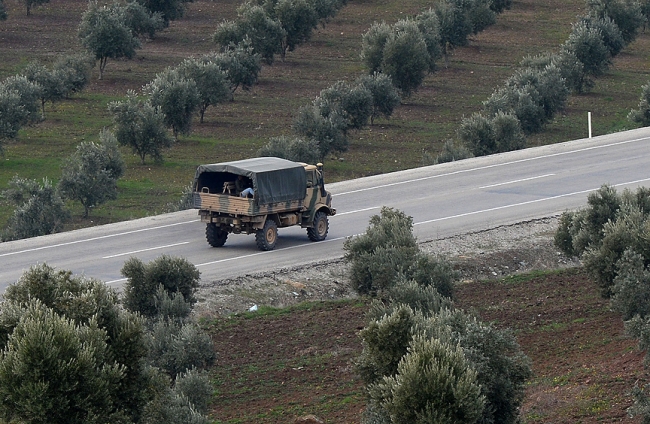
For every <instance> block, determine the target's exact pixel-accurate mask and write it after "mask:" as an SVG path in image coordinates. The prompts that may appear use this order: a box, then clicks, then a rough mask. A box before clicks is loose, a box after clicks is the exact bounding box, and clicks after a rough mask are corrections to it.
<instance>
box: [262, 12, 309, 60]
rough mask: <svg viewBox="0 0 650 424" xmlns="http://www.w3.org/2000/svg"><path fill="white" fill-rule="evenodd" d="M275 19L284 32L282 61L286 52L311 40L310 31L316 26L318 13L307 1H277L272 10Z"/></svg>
mask: <svg viewBox="0 0 650 424" xmlns="http://www.w3.org/2000/svg"><path fill="white" fill-rule="evenodd" d="M272 16H273V17H275V18H276V19H277V20H278V21H279V22H280V24H281V25H282V29H283V30H284V33H285V36H284V38H283V39H282V49H281V55H282V58H283V59H284V58H285V56H286V54H287V51H290V52H291V51H294V50H295V49H296V47H297V46H298V45H299V44H301V43H304V42H305V41H308V40H309V39H310V38H311V34H312V31H313V30H314V29H315V28H316V27H317V26H318V13H317V12H316V9H315V8H314V6H313V4H312V3H311V2H308V1H307V0H278V1H277V3H276V4H275V7H274V9H273V13H272Z"/></svg>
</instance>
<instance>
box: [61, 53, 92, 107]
mask: <svg viewBox="0 0 650 424" xmlns="http://www.w3.org/2000/svg"><path fill="white" fill-rule="evenodd" d="M94 65H95V61H94V60H93V58H92V56H90V55H89V54H87V53H79V54H72V55H65V56H61V57H59V58H58V59H57V60H56V62H55V63H54V66H53V67H52V71H53V72H54V73H55V74H57V75H59V76H60V77H61V80H62V82H63V93H64V96H65V97H68V96H70V94H73V93H78V92H81V91H82V90H83V89H84V88H85V87H86V85H88V83H89V82H90V70H91V69H92V67H93V66H94Z"/></svg>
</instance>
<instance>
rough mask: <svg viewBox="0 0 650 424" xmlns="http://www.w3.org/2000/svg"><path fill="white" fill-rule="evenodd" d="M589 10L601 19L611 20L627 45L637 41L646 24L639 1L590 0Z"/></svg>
mask: <svg viewBox="0 0 650 424" xmlns="http://www.w3.org/2000/svg"><path fill="white" fill-rule="evenodd" d="M587 8H588V10H589V12H590V13H591V14H594V15H596V16H597V17H599V18H606V17H609V18H611V19H612V21H614V23H615V24H616V26H618V28H619V29H620V31H621V35H622V37H623V40H624V42H625V44H630V43H631V42H632V41H634V40H635V39H636V36H637V34H638V33H639V29H640V28H641V26H643V25H644V23H645V17H644V15H643V8H642V6H641V3H640V2H639V1H637V0H588V1H587Z"/></svg>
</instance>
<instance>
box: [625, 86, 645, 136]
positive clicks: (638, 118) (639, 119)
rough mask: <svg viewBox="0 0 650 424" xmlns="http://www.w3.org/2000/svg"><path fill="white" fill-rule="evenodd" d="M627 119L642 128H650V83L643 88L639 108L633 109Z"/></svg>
mask: <svg viewBox="0 0 650 424" xmlns="http://www.w3.org/2000/svg"><path fill="white" fill-rule="evenodd" d="M627 119H629V120H630V121H632V122H634V123H635V124H639V125H641V126H642V127H647V126H650V83H648V84H646V85H644V86H642V87H641V98H640V99H639V108H638V109H632V110H631V111H630V113H629V114H628V115H627Z"/></svg>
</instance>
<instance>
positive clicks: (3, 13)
mask: <svg viewBox="0 0 650 424" xmlns="http://www.w3.org/2000/svg"><path fill="white" fill-rule="evenodd" d="M5 20H7V8H6V7H5V3H4V0H0V21H5Z"/></svg>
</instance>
